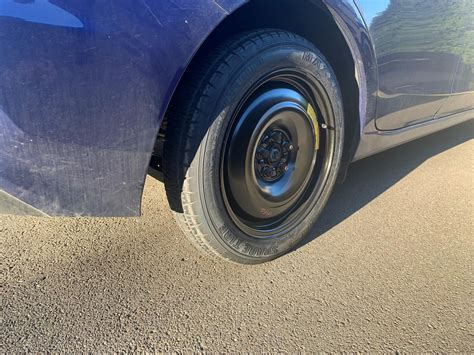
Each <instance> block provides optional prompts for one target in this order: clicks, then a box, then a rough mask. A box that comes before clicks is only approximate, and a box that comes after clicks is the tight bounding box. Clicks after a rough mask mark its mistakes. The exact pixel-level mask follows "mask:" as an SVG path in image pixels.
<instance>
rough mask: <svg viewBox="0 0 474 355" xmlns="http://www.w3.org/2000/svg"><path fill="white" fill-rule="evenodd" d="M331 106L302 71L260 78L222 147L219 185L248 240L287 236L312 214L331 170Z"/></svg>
mask: <svg viewBox="0 0 474 355" xmlns="http://www.w3.org/2000/svg"><path fill="white" fill-rule="evenodd" d="M328 103H329V99H328V97H327V95H326V94H325V91H324V89H323V88H322V86H321V85H320V84H319V82H317V81H316V79H313V81H311V77H309V76H308V74H307V73H301V72H298V71H291V72H290V71H289V72H278V73H272V74H270V75H268V76H267V77H265V78H262V80H260V81H259V82H258V83H256V84H255V85H254V86H253V87H252V88H250V89H249V91H248V93H247V94H246V95H245V98H244V99H243V100H242V102H241V103H240V105H239V108H238V109H237V110H236V113H235V114H234V117H233V120H232V123H231V125H230V128H229V130H228V132H227V135H226V140H225V142H224V144H225V145H224V146H225V147H226V149H225V152H224V159H223V160H222V163H221V180H222V181H221V182H222V184H221V185H222V193H223V197H224V202H225V205H226V208H227V211H228V213H229V215H230V217H231V219H232V221H233V222H234V223H235V224H236V225H237V226H238V227H239V228H240V229H241V230H242V231H243V232H244V233H246V234H247V235H249V236H250V237H254V238H271V237H278V236H281V235H284V234H285V233H287V232H288V231H289V230H290V229H292V228H294V227H295V226H296V225H297V224H298V223H301V221H302V219H304V217H305V215H307V213H308V212H309V210H307V208H308V207H309V206H308V205H309V204H310V203H311V200H312V197H314V195H315V193H318V191H319V190H320V189H321V188H322V185H323V184H324V181H325V176H327V173H328V171H329V167H330V165H329V164H328V161H329V160H328V158H329V155H330V154H328V153H329V152H330V151H331V149H330V148H331V147H330V145H331V144H332V142H333V139H332V138H331V134H328V133H327V131H325V130H322V129H321V126H324V127H326V126H327V124H326V120H327V118H326V117H324V116H326V115H327V116H331V115H330V112H329V111H328V107H330V105H328ZM321 106H323V107H324V108H323V109H322V110H321ZM321 112H325V113H326V115H323V114H322V113H321ZM305 209H306V210H305Z"/></svg>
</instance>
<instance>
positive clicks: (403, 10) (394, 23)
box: [356, 0, 474, 130]
mask: <svg viewBox="0 0 474 355" xmlns="http://www.w3.org/2000/svg"><path fill="white" fill-rule="evenodd" d="M356 1H357V4H358V6H359V8H360V10H361V12H362V13H363V15H364V18H365V21H366V24H367V26H368V28H369V32H370V35H371V38H372V43H373V45H374V48H375V52H376V56H377V69H378V70H377V71H378V90H377V120H376V122H377V128H378V129H380V130H394V129H398V128H403V127H406V126H409V125H413V124H416V123H420V122H424V121H427V120H432V119H434V118H435V116H436V115H437V114H438V113H440V112H446V114H449V113H455V112H456V110H455V109H454V108H451V109H446V108H445V105H446V104H447V103H448V101H451V102H450V103H449V105H450V106H455V105H456V103H457V106H458V109H460V110H466V109H467V105H466V104H467V101H466V100H464V98H465V97H464V98H462V99H460V100H455V101H456V102H453V100H450V99H449V97H450V95H451V93H452V89H453V79H454V77H455V75H456V72H458V73H459V74H460V73H461V72H464V73H472V66H473V65H474V57H473V55H474V53H470V52H469V53H468V52H467V43H468V42H466V41H467V39H468V38H467V37H468V30H469V21H470V20H472V13H474V2H472V1H470V0H453V1H439V0H436V1H425V0H356ZM472 45H473V44H472V43H471V44H470V46H472ZM471 57H472V58H471ZM471 75H472V74H471ZM462 78H465V79H466V80H462ZM470 81H471V80H470V79H469V78H466V77H465V76H460V75H457V77H456V85H454V87H455V88H456V90H457V92H458V93H460V94H462V93H463V92H464V90H466V89H468V90H469V82H470ZM471 90H472V89H471ZM462 101H464V102H462ZM460 106H464V107H460ZM441 116H445V115H441Z"/></svg>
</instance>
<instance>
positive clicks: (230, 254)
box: [190, 43, 344, 264]
mask: <svg viewBox="0 0 474 355" xmlns="http://www.w3.org/2000/svg"><path fill="white" fill-rule="evenodd" d="M236 68H237V69H235V70H233V71H229V72H228V73H227V74H226V75H225V77H223V78H221V79H222V80H221V81H220V85H219V88H218V89H220V90H219V92H221V93H222V94H221V95H219V97H218V98H217V99H216V100H215V101H214V105H213V107H212V109H211V110H210V112H211V114H210V115H209V119H210V122H209V129H208V130H207V133H206V134H205V136H204V139H203V141H202V142H201V144H200V146H199V148H198V151H197V153H196V155H195V158H194V160H193V162H192V164H191V167H190V170H191V171H192V173H191V175H192V176H197V179H194V180H193V181H192V183H194V184H196V185H197V186H194V189H193V190H195V191H196V189H197V190H198V191H199V194H200V198H199V201H200V203H201V205H202V206H201V207H202V208H199V209H198V210H199V211H200V213H202V214H203V215H202V216H201V217H202V218H204V219H205V221H206V223H205V226H204V228H205V229H208V230H207V231H206V232H207V234H208V235H209V236H211V238H210V240H209V242H210V243H211V244H212V247H214V248H215V249H217V250H218V251H219V252H220V253H221V254H223V255H225V256H226V257H227V258H229V259H231V260H232V259H235V261H238V262H242V260H245V263H249V264H251V263H258V262H262V261H265V260H271V259H274V258H276V257H278V256H280V255H282V254H284V253H286V252H288V251H289V250H291V249H292V248H293V247H294V246H295V245H296V244H297V243H298V242H299V241H301V240H302V239H304V238H305V237H307V236H308V234H309V233H311V232H312V231H313V230H314V227H315V224H316V220H317V218H318V216H319V214H320V213H321V210H322V209H323V207H324V206H325V204H326V202H327V200H328V198H329V195H330V193H331V191H332V188H333V186H334V183H335V180H336V177H337V172H338V170H339V165H340V160H341V155H342V147H343V127H344V124H343V110H342V100H341V95H340V91H339V88H338V84H337V81H336V77H335V75H334V73H333V72H332V70H331V68H330V66H329V65H328V64H327V62H326V60H325V59H324V57H323V56H322V55H321V54H320V53H319V52H318V51H317V50H316V49H315V48H313V47H312V46H311V45H310V44H309V43H308V45H304V44H293V45H279V46H276V45H274V46H272V47H269V48H265V49H264V50H261V49H260V51H258V52H254V53H248V54H247V55H246V58H242V62H241V65H240V66H236ZM287 68H298V69H299V70H303V71H305V72H306V73H307V75H311V76H313V79H314V78H315V79H316V80H317V81H318V82H319V83H320V84H321V85H322V87H323V88H324V90H325V91H326V94H327V96H328V97H329V101H330V106H331V109H332V115H333V119H334V129H335V130H336V132H335V135H334V136H335V142H334V151H333V152H332V153H333V154H332V162H331V168H330V171H329V173H328V175H327V178H326V180H325V181H324V182H323V183H324V187H323V189H322V191H321V193H320V195H319V196H317V197H315V201H314V203H313V204H312V210H311V212H310V213H309V214H308V215H307V216H306V218H305V220H304V221H303V223H300V224H299V225H297V226H296V227H295V228H294V229H293V230H291V231H290V232H288V233H286V234H285V235H283V236H280V237H278V238H266V239H263V238H262V239H257V238H252V237H250V236H248V235H246V234H245V233H243V232H242V231H241V230H240V229H239V228H238V227H237V226H236V225H235V224H234V222H233V221H232V219H231V218H230V216H229V214H228V213H227V210H226V205H225V203H224V199H223V196H222V191H221V172H220V166H221V159H222V156H223V154H224V152H225V149H224V147H223V145H224V142H225V137H226V132H227V130H228V129H229V125H230V124H232V117H233V113H234V112H235V110H236V109H237V107H238V104H239V102H240V99H241V98H242V97H243V96H244V95H245V93H246V92H247V91H248V90H249V88H250V87H251V86H252V84H253V83H254V82H255V81H256V80H258V79H259V78H261V77H262V76H264V75H265V74H267V73H269V72H272V71H275V70H279V69H287Z"/></svg>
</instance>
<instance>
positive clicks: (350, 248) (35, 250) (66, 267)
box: [0, 123, 474, 353]
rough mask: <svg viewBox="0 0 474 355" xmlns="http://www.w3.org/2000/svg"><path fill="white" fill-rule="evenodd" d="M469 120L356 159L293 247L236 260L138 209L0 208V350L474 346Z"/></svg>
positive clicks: (160, 202) (473, 183)
mask: <svg viewBox="0 0 474 355" xmlns="http://www.w3.org/2000/svg"><path fill="white" fill-rule="evenodd" d="M473 132H474V129H473V125H472V123H469V124H464V125H462V126H458V127H454V128H452V129H449V130H447V131H444V132H441V133H438V134H435V135H432V136H429V137H427V138H424V139H422V140H419V141H417V142H413V143H409V144H407V145H405V146H402V147H399V148H396V149H393V150H391V151H388V152H385V153H382V154H379V155H377V156H374V157H371V158H368V159H365V160H363V161H360V162H358V163H355V164H353V166H352V167H351V169H350V171H349V177H348V180H347V182H346V183H345V184H344V185H340V186H338V187H337V188H336V190H335V192H334V195H333V197H332V199H331V201H330V203H329V205H328V208H327V209H326V211H325V212H324V214H323V215H322V217H321V220H320V230H319V232H318V233H317V235H315V236H314V238H313V239H312V240H308V241H306V243H305V244H304V245H302V247H301V248H299V249H298V250H297V251H295V252H293V253H291V254H290V255H287V256H285V257H283V258H281V259H279V260H276V261H274V262H272V263H268V264H265V265H261V266H253V267H243V266H238V265H233V264H226V263H223V262H216V261H213V260H208V259H207V258H206V257H204V256H201V255H200V254H199V253H198V252H196V251H195V250H194V249H193V247H192V246H191V245H190V244H189V243H188V242H187V241H186V239H185V237H184V236H183V235H182V234H181V232H180V231H179V230H178V228H177V226H176V224H175V223H174V221H173V218H172V215H171V213H170V211H169V210H168V207H167V202H166V197H165V194H164V189H163V186H162V185H161V184H160V183H158V182H156V181H154V180H152V179H149V180H148V181H147V184H146V189H145V194H144V208H143V217H142V218H133V219H124V218H117V219H87V218H80V219H46V218H33V217H30V218H28V217H10V216H3V217H0V240H1V248H0V250H1V254H2V255H1V263H2V267H1V271H2V273H1V278H2V279H1V284H2V288H1V290H2V296H1V309H2V324H1V348H0V351H1V352H2V353H4V352H20V351H60V352H70V351H141V350H145V351H203V350H204V351H228V352H231V351H254V352H260V351H287V352H295V351H299V350H301V351H311V350H322V351H324V350H326V351H330V350H347V351H410V352H412V351H413V352H414V351H416V352H419V351H438V352H453V351H463V352H467V353H473V351H474V346H473V344H474V329H473V324H472V319H473V310H474V307H473V299H474V298H473V295H472V293H473V284H474V282H473V281H474V276H473V275H474V273H473V260H474V258H473V256H474V243H473V242H474V237H473V236H474V220H473V218H474V206H473V203H474V141H473V139H472V138H473Z"/></svg>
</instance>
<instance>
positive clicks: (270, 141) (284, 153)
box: [255, 128, 293, 182]
mask: <svg viewBox="0 0 474 355" xmlns="http://www.w3.org/2000/svg"><path fill="white" fill-rule="evenodd" d="M292 148H293V146H292V145H291V140H290V137H289V136H288V134H287V133H286V132H285V131H283V130H281V129H278V128H269V129H268V130H267V131H266V132H265V133H264V134H263V137H262V139H261V140H260V142H259V144H258V146H257V151H256V154H255V172H256V174H257V176H259V177H260V178H261V179H263V180H264V181H266V182H272V181H276V180H278V179H280V178H281V177H282V176H283V175H284V174H285V173H286V172H287V171H288V163H289V160H290V154H291V150H292Z"/></svg>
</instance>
